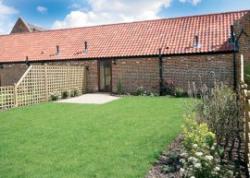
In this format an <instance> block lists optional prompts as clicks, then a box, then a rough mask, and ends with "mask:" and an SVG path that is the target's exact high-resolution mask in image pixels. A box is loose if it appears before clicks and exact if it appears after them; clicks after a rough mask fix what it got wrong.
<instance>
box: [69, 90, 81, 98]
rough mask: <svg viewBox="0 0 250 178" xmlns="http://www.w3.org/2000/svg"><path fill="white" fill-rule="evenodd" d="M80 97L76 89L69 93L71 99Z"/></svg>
mask: <svg viewBox="0 0 250 178" xmlns="http://www.w3.org/2000/svg"><path fill="white" fill-rule="evenodd" d="M79 95H80V91H79V90H78V89H75V90H73V91H71V95H70V96H71V97H76V96H79Z"/></svg>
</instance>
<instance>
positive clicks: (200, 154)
mask: <svg viewBox="0 0 250 178" xmlns="http://www.w3.org/2000/svg"><path fill="white" fill-rule="evenodd" d="M195 155H196V156H202V155H203V153H202V152H196V153H195Z"/></svg>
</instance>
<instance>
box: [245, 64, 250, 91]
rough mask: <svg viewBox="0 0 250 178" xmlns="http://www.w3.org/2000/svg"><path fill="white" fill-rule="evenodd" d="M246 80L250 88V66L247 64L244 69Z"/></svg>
mask: <svg viewBox="0 0 250 178" xmlns="http://www.w3.org/2000/svg"><path fill="white" fill-rule="evenodd" d="M244 79H245V82H246V84H248V86H249V85H250V64H246V65H245V67H244Z"/></svg>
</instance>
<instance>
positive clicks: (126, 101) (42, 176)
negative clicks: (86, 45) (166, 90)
mask: <svg viewBox="0 0 250 178" xmlns="http://www.w3.org/2000/svg"><path fill="white" fill-rule="evenodd" d="M186 101H187V102H189V101H191V100H190V99H176V98H168V97H125V98H123V99H120V100H117V101H114V102H111V103H108V104H105V105H77V104H56V103H46V104H39V105H35V106H32V107H24V108H16V109H13V110H10V111H6V112H0V177H1V178H8V177H18V178H21V177H22V178H47V177H50V178H77V177H79V178H92V177H93V178H94V177H98V178H137V177H141V178H143V177H144V176H145V174H146V173H147V172H148V169H149V168H150V167H151V164H152V163H153V162H154V161H155V160H156V159H157V157H158V156H159V154H160V152H161V151H163V150H164V148H165V147H166V146H167V144H169V143H170V142H171V140H173V139H174V137H175V136H176V135H177V134H178V133H179V131H180V129H181V124H182V114H183V105H185V102H186Z"/></svg>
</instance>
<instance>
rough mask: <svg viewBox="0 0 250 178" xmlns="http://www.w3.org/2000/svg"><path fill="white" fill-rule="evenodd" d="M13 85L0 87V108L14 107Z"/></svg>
mask: <svg viewBox="0 0 250 178" xmlns="http://www.w3.org/2000/svg"><path fill="white" fill-rule="evenodd" d="M14 105H15V104H14V86H4V87H0V110H1V109H9V108H12V107H14Z"/></svg>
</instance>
